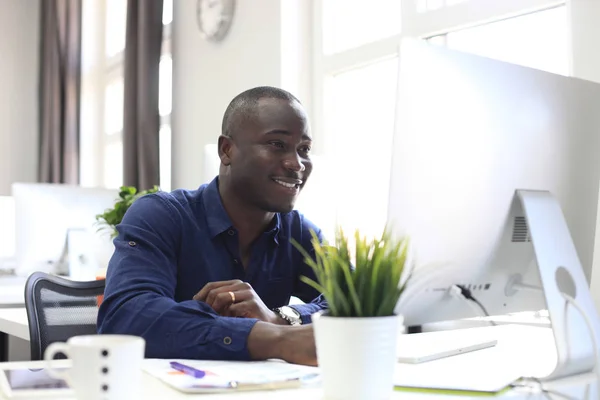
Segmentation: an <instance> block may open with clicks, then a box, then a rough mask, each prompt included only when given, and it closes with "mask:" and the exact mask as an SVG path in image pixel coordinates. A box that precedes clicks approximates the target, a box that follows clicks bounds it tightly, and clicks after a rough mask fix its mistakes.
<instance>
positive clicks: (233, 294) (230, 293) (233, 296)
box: [229, 292, 235, 304]
mask: <svg viewBox="0 0 600 400" xmlns="http://www.w3.org/2000/svg"><path fill="white" fill-rule="evenodd" d="M229 295H230V296H231V302H232V303H233V304H235V293H233V292H229Z"/></svg>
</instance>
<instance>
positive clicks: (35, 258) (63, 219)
mask: <svg viewBox="0 0 600 400" xmlns="http://www.w3.org/2000/svg"><path fill="white" fill-rule="evenodd" d="M12 195H13V197H14V202H15V227H16V265H17V268H16V273H17V274H18V275H28V274H29V273H31V272H33V271H45V272H51V273H53V272H55V270H54V268H55V266H56V264H55V263H56V262H57V261H58V260H59V259H60V257H61V255H62V252H63V250H64V248H65V243H66V240H67V232H73V233H72V234H70V235H69V241H70V244H71V246H72V250H73V251H72V253H73V254H71V255H77V257H78V258H77V259H75V260H74V264H77V265H71V267H72V271H71V274H70V275H72V276H71V277H72V278H74V279H76V280H86V279H88V278H90V279H94V278H95V273H96V272H97V269H98V268H106V266H107V265H108V261H109V259H110V257H111V255H112V253H113V250H114V248H113V244H112V240H111V238H110V232H108V231H107V232H97V230H98V225H97V224H96V215H97V214H101V213H102V212H104V210H105V209H107V208H110V207H113V206H114V203H115V201H116V199H117V198H118V195H119V191H118V190H112V189H101V188H83V187H79V186H72V185H62V184H44V183H15V184H13V186H12ZM75 252H76V253H75ZM71 261H73V258H71ZM76 267H77V268H76ZM67 272H68V271H67ZM73 275H74V276H73Z"/></svg>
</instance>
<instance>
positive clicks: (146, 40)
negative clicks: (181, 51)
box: [123, 0, 163, 190]
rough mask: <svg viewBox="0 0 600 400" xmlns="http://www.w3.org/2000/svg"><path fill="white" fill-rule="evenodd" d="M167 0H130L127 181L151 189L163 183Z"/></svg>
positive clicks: (125, 130) (125, 133)
mask: <svg viewBox="0 0 600 400" xmlns="http://www.w3.org/2000/svg"><path fill="white" fill-rule="evenodd" d="M162 10H163V0H128V2H127V36H126V39H125V75H124V82H125V94H124V96H125V97H124V99H125V101H124V104H125V105H124V121H123V182H124V184H125V185H126V186H135V187H137V188H138V189H140V190H142V189H149V188H151V187H152V186H154V185H159V184H160V181H159V179H160V173H159V171H160V169H159V151H158V145H159V141H158V132H159V129H160V115H159V112H158V66H159V62H160V52H161V45H162V29H163V25H162Z"/></svg>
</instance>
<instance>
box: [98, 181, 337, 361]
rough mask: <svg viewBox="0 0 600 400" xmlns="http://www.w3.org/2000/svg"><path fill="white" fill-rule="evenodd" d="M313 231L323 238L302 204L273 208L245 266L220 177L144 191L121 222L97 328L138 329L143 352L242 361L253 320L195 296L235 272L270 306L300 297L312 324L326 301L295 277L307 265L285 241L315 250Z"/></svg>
mask: <svg viewBox="0 0 600 400" xmlns="http://www.w3.org/2000/svg"><path fill="white" fill-rule="evenodd" d="M311 230H314V231H315V232H316V233H317V234H318V235H319V238H320V237H321V236H320V235H321V232H320V230H319V229H318V228H317V227H316V226H315V225H314V224H312V223H311V222H310V221H308V220H307V219H306V218H304V217H303V215H302V214H300V213H299V212H297V211H292V212H290V213H286V214H276V216H275V218H274V219H273V222H272V224H271V225H270V226H269V228H268V229H267V230H266V231H265V232H264V233H263V234H261V235H260V236H259V238H258V239H257V240H256V241H255V242H254V244H253V245H252V250H251V256H250V261H249V264H248V266H247V267H246V268H245V269H244V267H243V266H242V265H241V262H240V261H239V260H241V257H240V254H239V247H238V238H237V232H236V230H235V228H234V227H233V225H232V223H231V220H230V219H229V217H228V215H227V213H226V212H225V208H224V207H223V203H222V202H221V197H220V195H219V189H218V178H215V180H213V181H212V182H211V183H210V184H208V185H202V186H201V187H200V188H199V189H197V190H192V191H188V190H176V191H173V192H171V193H167V192H159V193H155V194H149V195H146V196H143V197H141V198H139V199H138V200H136V201H135V203H133V204H132V205H131V207H130V208H129V210H128V211H127V213H126V214H125V217H124V218H123V221H122V223H121V224H120V225H119V226H118V232H119V235H118V237H117V238H116V239H115V240H114V245H115V252H114V254H113V256H112V258H111V260H110V263H109V266H108V271H107V276H106V289H105V293H104V301H103V303H102V305H101V306H100V310H99V313H98V333H113V334H132V335H137V336H142V337H143V338H144V339H145V340H146V357H152V358H188V359H222V360H249V359H250V356H249V354H248V349H247V338H248V334H249V333H250V330H251V329H252V327H253V326H254V324H255V323H256V322H257V320H256V319H251V318H234V317H222V316H220V315H218V314H217V313H216V312H215V311H214V310H213V309H212V308H211V307H210V306H208V305H207V304H206V303H203V302H200V301H196V300H193V299H192V297H193V296H194V295H195V294H196V293H197V292H198V291H200V289H202V287H203V286H204V285H206V284H207V283H208V282H213V281H224V280H230V279H240V280H242V281H245V282H248V283H250V284H251V285H252V287H253V288H254V290H255V292H256V293H257V294H258V296H260V298H261V299H262V300H263V302H264V303H265V304H266V306H267V307H269V308H275V307H280V306H283V305H286V304H288V302H289V300H290V296H292V295H294V296H297V297H298V298H300V299H301V300H303V301H304V302H306V303H307V304H302V305H294V306H293V307H294V308H295V309H296V310H297V311H298V312H300V314H301V316H302V321H303V323H309V322H310V315H311V314H312V313H314V312H316V311H319V310H321V309H324V308H325V307H326V303H325V301H324V300H323V298H322V297H321V296H319V293H318V292H317V291H315V290H314V289H313V288H311V287H310V286H309V285H307V284H305V283H303V282H301V281H300V279H299V278H300V276H302V275H306V276H308V277H311V278H313V279H314V273H313V271H312V270H311V269H310V267H308V266H307V265H306V264H305V263H304V260H303V257H302V256H301V254H300V252H299V251H298V250H297V249H296V248H295V247H294V245H293V244H292V243H291V242H290V240H291V239H295V240H296V241H297V242H298V243H300V244H301V245H302V246H303V247H304V248H305V249H306V250H307V251H309V252H313V253H314V249H313V246H312V244H311V234H310V231H311Z"/></svg>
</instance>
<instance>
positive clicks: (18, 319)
mask: <svg viewBox="0 0 600 400" xmlns="http://www.w3.org/2000/svg"><path fill="white" fill-rule="evenodd" d="M0 332H4V333H5V334H7V335H12V336H16V337H18V338H21V339H24V340H29V323H28V322H27V311H25V308H24V307H20V308H0Z"/></svg>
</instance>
